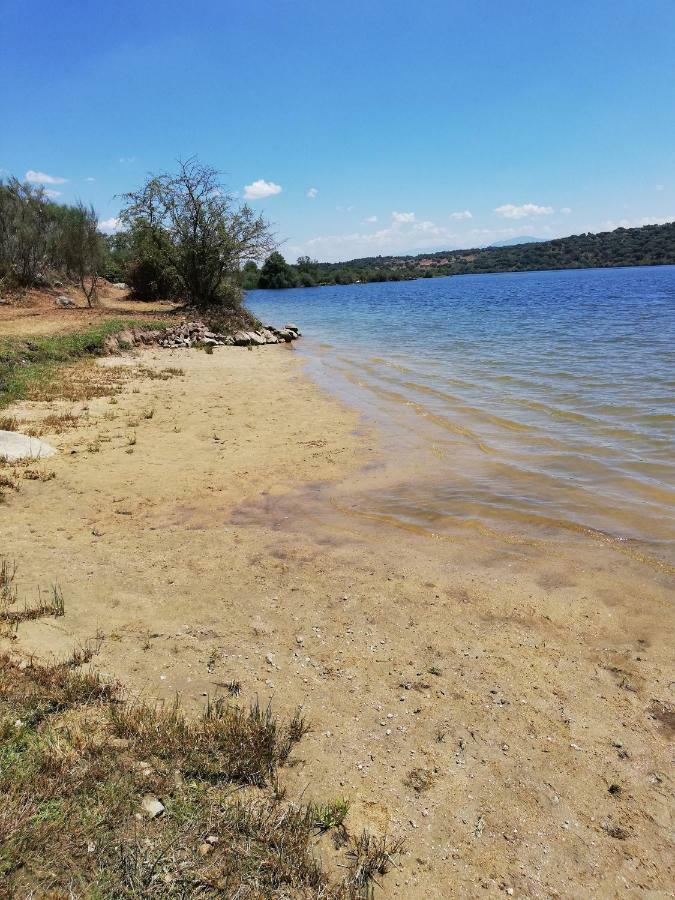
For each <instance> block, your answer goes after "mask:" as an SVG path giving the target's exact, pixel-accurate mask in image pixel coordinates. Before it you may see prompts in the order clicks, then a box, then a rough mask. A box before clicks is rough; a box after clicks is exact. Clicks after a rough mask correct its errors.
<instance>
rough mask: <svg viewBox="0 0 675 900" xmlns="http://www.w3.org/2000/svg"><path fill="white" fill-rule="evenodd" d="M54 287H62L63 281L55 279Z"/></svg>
mask: <svg viewBox="0 0 675 900" xmlns="http://www.w3.org/2000/svg"><path fill="white" fill-rule="evenodd" d="M54 287H55V288H62V287H63V282H62V281H58V280H57V281H55V282H54Z"/></svg>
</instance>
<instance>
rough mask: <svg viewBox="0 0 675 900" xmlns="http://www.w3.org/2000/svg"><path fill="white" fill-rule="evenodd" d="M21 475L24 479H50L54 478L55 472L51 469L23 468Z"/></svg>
mask: <svg viewBox="0 0 675 900" xmlns="http://www.w3.org/2000/svg"><path fill="white" fill-rule="evenodd" d="M23 477H24V478H25V479H26V481H51V480H52V478H56V472H55V471H54V470H53V469H24V470H23Z"/></svg>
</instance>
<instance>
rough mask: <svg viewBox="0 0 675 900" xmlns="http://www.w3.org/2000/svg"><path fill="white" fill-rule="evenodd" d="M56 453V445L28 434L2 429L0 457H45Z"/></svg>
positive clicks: (0, 433) (0, 434) (0, 432)
mask: <svg viewBox="0 0 675 900" xmlns="http://www.w3.org/2000/svg"><path fill="white" fill-rule="evenodd" d="M55 453H56V448H55V447H52V446H51V445H50V444H45V442H44V441H39V440H38V439H37V438H34V437H30V435H28V434H19V432H18V431H0V459H1V458H3V457H4V458H5V459H10V460H11V459H44V458H45V457H47V456H53V455H54V454H55Z"/></svg>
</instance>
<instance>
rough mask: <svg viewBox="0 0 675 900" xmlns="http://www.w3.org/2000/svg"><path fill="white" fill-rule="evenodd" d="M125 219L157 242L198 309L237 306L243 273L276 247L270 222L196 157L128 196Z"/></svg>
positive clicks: (132, 226)
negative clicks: (240, 201) (246, 265)
mask: <svg viewBox="0 0 675 900" xmlns="http://www.w3.org/2000/svg"><path fill="white" fill-rule="evenodd" d="M123 200H124V202H125V204H126V206H125V208H124V210H123V211H122V214H121V217H122V220H123V221H124V222H125V223H126V224H127V225H128V226H129V227H130V228H131V229H133V230H142V231H143V233H144V234H145V236H146V238H149V239H150V240H151V241H153V244H154V247H155V249H156V252H157V256H158V257H159V258H160V259H161V260H162V261H163V264H164V265H165V266H166V267H167V269H168V270H169V271H170V272H171V274H172V275H173V276H174V277H175V278H176V279H177V280H178V282H179V284H180V285H181V288H182V291H183V292H184V294H185V297H186V299H187V300H188V302H189V303H191V304H194V305H195V306H201V307H204V306H210V305H214V304H224V305H236V304H237V302H238V301H239V299H240V296H241V289H240V287H239V277H238V276H239V271H240V269H241V267H242V265H243V264H244V263H245V262H247V261H249V260H256V261H257V260H261V259H263V258H264V257H265V256H267V255H268V254H269V253H270V252H271V251H272V250H273V249H274V247H275V241H274V238H273V236H272V234H271V233H270V230H269V225H268V223H267V222H266V221H265V220H264V219H263V218H262V216H257V215H256V214H255V213H254V212H253V210H252V209H251V208H250V207H249V206H247V205H243V206H237V205H236V204H235V201H234V197H233V196H232V194H230V193H229V192H228V191H227V189H226V188H225V187H224V186H223V184H222V183H221V181H220V175H219V173H218V172H217V171H216V169H213V168H212V167H210V166H206V165H202V164H201V163H200V162H199V161H198V160H197V159H196V158H195V157H192V158H191V159H188V160H186V161H185V162H183V161H181V162H179V164H178V171H177V172H176V173H174V174H168V173H165V174H163V175H158V176H155V177H151V178H149V179H148V180H147V181H146V183H145V184H144V185H143V187H142V188H141V189H140V190H139V191H136V192H131V193H129V194H125V195H123Z"/></svg>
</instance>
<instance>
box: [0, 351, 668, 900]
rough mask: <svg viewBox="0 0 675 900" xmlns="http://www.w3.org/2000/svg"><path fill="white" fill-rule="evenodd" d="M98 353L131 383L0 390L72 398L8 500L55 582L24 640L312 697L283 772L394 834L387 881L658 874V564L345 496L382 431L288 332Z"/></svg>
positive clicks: (663, 650)
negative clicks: (380, 508) (443, 524)
mask: <svg viewBox="0 0 675 900" xmlns="http://www.w3.org/2000/svg"><path fill="white" fill-rule="evenodd" d="M97 365H99V366H104V367H113V368H115V367H123V368H124V371H125V372H126V373H127V374H128V377H127V378H126V379H125V381H124V383H123V385H122V390H121V392H120V393H118V394H115V395H114V396H112V397H111V396H103V397H99V398H96V399H93V400H87V401H83V402H65V401H60V402H58V403H57V404H54V403H50V404H44V403H24V404H20V405H18V406H17V407H15V408H13V409H11V410H8V411H7V412H8V413H11V414H12V415H15V416H16V417H17V418H18V419H19V420H20V421H25V420H29V421H31V422H34V421H36V420H37V421H39V420H40V419H42V418H44V417H45V416H47V415H53V414H54V413H55V412H58V413H64V412H68V413H72V414H73V415H74V416H75V417H76V421H75V423H73V424H72V426H71V427H69V428H67V429H66V430H63V431H60V432H59V433H50V431H49V430H45V431H44V433H42V434H41V439H42V440H45V441H47V442H49V443H50V444H52V445H53V446H55V447H57V448H58V450H59V451H60V452H59V453H58V455H57V456H55V457H53V458H50V459H48V460H44V461H42V462H40V463H39V466H40V467H41V468H42V469H43V470H44V471H45V472H49V473H51V472H53V473H54V477H53V478H51V479H50V480H47V481H40V480H34V481H22V482H21V486H20V490H19V491H18V492H15V493H11V494H10V495H8V497H7V502H6V503H5V504H4V505H3V507H2V508H0V517H1V518H2V522H3V525H2V528H3V532H2V533H3V541H2V544H3V551H2V552H3V554H5V555H6V556H8V557H9V558H11V559H14V560H16V563H17V566H18V572H17V585H18V588H19V591H20V593H21V595H22V596H25V597H27V598H29V597H32V596H34V595H35V594H36V593H37V591H38V588H41V589H48V588H49V587H50V585H51V584H52V583H54V582H58V584H59V585H60V587H61V589H62V592H63V596H64V598H65V609H66V614H65V616H64V617H63V618H60V619H45V620H40V621H36V622H33V623H26V624H23V625H22V626H21V628H20V630H19V633H18V638H17V640H16V641H14V642H13V644H12V650H13V651H14V652H16V653H20V654H24V655H27V654H32V653H35V654H38V655H39V657H41V658H53V656H54V655H56V656H57V657H59V658H60V657H63V656H65V655H66V654H67V653H69V652H70V651H71V650H72V649H73V647H74V646H76V645H78V644H85V643H86V642H94V643H95V644H96V645H97V646H99V647H100V649H99V653H98V655H97V657H96V659H95V665H96V667H97V668H99V669H100V670H102V671H103V672H105V673H108V674H110V675H112V676H114V677H116V678H119V679H120V680H121V681H123V682H124V683H125V684H126V685H127V686H128V688H129V690H130V691H131V692H138V693H140V694H142V695H144V696H146V697H148V698H160V699H173V698H174V697H175V696H176V694H179V695H180V696H181V698H182V699H183V701H184V703H185V704H186V705H187V706H188V707H189V708H191V709H198V708H200V707H201V706H202V705H203V704H204V702H205V698H206V696H207V695H208V696H214V695H217V694H222V693H224V688H225V685H226V684H227V683H228V682H230V681H232V680H233V679H236V680H238V681H240V682H241V686H242V693H241V699H242V701H243V702H248V701H249V700H252V699H254V698H255V696H256V695H257V696H259V697H260V698H261V700H263V701H265V702H266V701H267V700H268V699H271V701H272V703H273V705H274V708H275V709H276V710H278V711H279V712H283V713H287V712H289V711H292V710H293V709H295V708H296V707H297V706H302V707H303V709H304V712H305V714H306V716H307V718H308V719H309V721H310V723H311V725H312V732H311V733H310V734H309V735H308V736H307V737H306V738H305V740H304V741H303V743H302V745H301V746H300V748H299V750H298V752H297V754H296V755H297V759H298V762H297V764H296V765H294V766H292V767H291V768H286V769H284V770H283V772H282V775H281V778H282V781H283V783H284V785H285V786H286V787H287V788H288V792H289V796H290V797H300V796H301V797H302V798H303V799H304V800H307V799H311V798H313V797H315V796H316V797H322V798H325V797H344V798H346V799H347V800H348V801H349V802H350V804H351V807H350V812H349V815H348V821H347V825H348V828H352V829H354V830H357V829H359V828H360V827H362V826H363V825H366V826H367V827H368V828H370V829H371V830H373V831H376V832H385V831H386V832H387V833H390V834H393V835H401V836H404V837H405V840H406V852H405V854H404V855H403V856H402V857H401V859H400V862H399V867H398V868H397V869H395V870H394V871H393V872H392V873H391V874H390V875H388V876H387V877H386V878H385V879H384V880H383V884H382V888H381V895H382V896H385V897H400V898H403V897H420V898H421V897H425V898H427V897H452V896H461V897H474V896H481V897H490V896H495V897H497V896H501V895H502V894H507V895H513V896H528V897H558V896H559V897H580V896H598V897H612V896H622V897H638V896H650V897H667V896H672V884H673V872H672V859H673V853H672V851H673V846H672V843H671V838H672V831H671V827H672V822H671V815H672V780H671V777H670V775H669V774H668V773H669V769H670V768H671V763H672V746H673V745H672V739H673V734H674V733H675V728H674V719H673V711H672V706H669V705H668V701H669V699H670V697H671V691H672V678H673V673H672V646H673V628H672V624H673V616H672V598H671V599H669V591H670V590H672V583H671V582H670V580H669V573H668V572H667V571H662V570H658V569H654V568H653V567H649V566H645V565H643V564H642V563H641V561H640V560H639V559H636V558H633V557H632V556H630V555H629V554H626V553H622V552H618V551H617V550H615V549H613V548H612V547H610V546H605V545H603V544H602V543H599V542H597V541H590V540H589V541H586V542H584V541H582V540H576V541H575V542H572V541H570V543H569V544H566V543H562V542H560V541H555V540H553V539H551V540H541V541H534V540H532V541H522V542H515V541H507V540H506V539H504V538H499V537H497V536H488V535H480V534H471V535H467V536H466V537H463V538H461V539H460V538H453V539H448V540H434V539H432V538H430V537H428V536H425V535H423V534H418V533H415V532H414V531H406V530H403V529H400V528H393V527H391V525H390V524H387V523H381V522H377V521H371V520H368V519H364V518H362V517H360V516H359V515H358V514H356V509H355V503H354V502H352V500H353V498H354V497H356V496H357V495H358V491H359V489H361V488H362V487H363V486H364V485H369V486H371V487H372V486H373V485H377V483H378V479H379V478H383V477H384V475H383V472H384V471H385V467H384V465H383V460H382V452H383V451H382V447H381V442H380V436H379V434H378V433H377V431H376V430H375V429H374V428H373V427H372V426H371V425H368V424H366V423H364V421H363V420H362V419H361V418H360V416H359V414H358V412H357V411H356V410H354V409H350V408H347V407H345V406H344V405H342V404H340V403H339V402H338V401H337V400H335V399H333V398H332V397H330V396H328V395H327V394H325V393H323V392H322V391H321V390H320V389H319V388H318V387H317V386H316V385H315V384H314V383H313V382H312V381H311V380H310V379H309V378H308V377H307V376H306V374H304V373H303V369H302V363H301V360H300V359H299V358H298V354H297V353H295V352H294V351H293V349H292V348H291V346H290V345H283V346H278V347H267V348H264V349H262V350H259V351H250V350H247V349H245V348H223V349H222V350H218V351H216V352H214V353H213V354H206V353H202V352H197V351H194V350H187V351H159V350H148V351H144V352H142V353H136V354H129V355H126V356H122V357H110V358H107V359H104V360H101V361H99V362H98V363H97ZM169 369H170V370H171V371H170V372H169V371H167V370H169ZM153 376H154V377H153ZM317 852H320V847H319V848H318V850H317Z"/></svg>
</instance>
